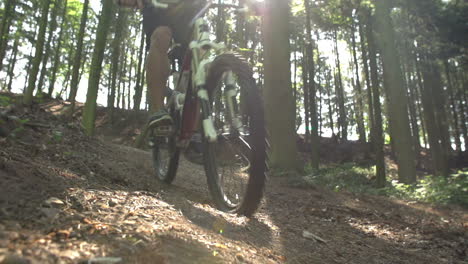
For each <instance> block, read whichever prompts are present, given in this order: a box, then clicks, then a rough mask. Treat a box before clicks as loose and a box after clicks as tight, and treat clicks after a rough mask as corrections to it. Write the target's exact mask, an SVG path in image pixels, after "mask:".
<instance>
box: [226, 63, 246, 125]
mask: <svg viewBox="0 0 468 264" xmlns="http://www.w3.org/2000/svg"><path fill="white" fill-rule="evenodd" d="M224 83H225V84H226V91H225V94H224V97H225V100H226V107H227V112H228V113H227V115H228V117H229V119H230V120H231V124H232V126H233V128H234V129H235V130H236V131H237V132H239V130H240V129H241V128H242V121H241V119H240V118H239V117H238V116H237V115H236V114H237V111H238V109H237V108H238V105H236V97H237V89H236V80H235V78H234V74H233V73H232V71H228V72H226V74H225V76H224Z"/></svg>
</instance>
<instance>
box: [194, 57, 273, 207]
mask: <svg viewBox="0 0 468 264" xmlns="http://www.w3.org/2000/svg"><path fill="white" fill-rule="evenodd" d="M252 75H253V74H252V70H251V69H250V67H249V65H248V64H247V63H246V62H245V61H244V60H243V59H241V58H240V57H239V56H238V55H235V54H223V55H220V56H218V57H217V58H216V59H215V60H214V61H213V62H212V64H211V66H210V70H209V72H208V75H207V76H208V77H207V82H206V84H207V85H206V88H207V90H208V92H209V95H210V96H209V97H210V99H209V101H205V102H202V112H203V118H204V120H206V119H208V118H210V119H212V120H213V123H214V126H215V131H216V133H217V140H216V141H215V142H210V141H209V140H208V139H207V137H206V136H204V139H203V146H204V148H203V154H204V166H205V171H206V175H207V181H208V187H209V189H210V192H211V195H212V197H213V200H214V202H215V204H216V206H217V207H218V208H219V209H221V210H223V211H227V212H233V213H238V214H242V215H246V216H251V215H252V214H253V213H254V212H255V211H256V210H257V208H258V206H259V204H260V202H261V199H262V196H263V190H264V186H265V181H266V175H265V173H266V168H267V167H266V140H265V135H266V131H265V120H264V110H263V102H262V99H261V96H260V91H259V90H258V88H257V86H256V84H255V80H254V78H253V76H252Z"/></svg>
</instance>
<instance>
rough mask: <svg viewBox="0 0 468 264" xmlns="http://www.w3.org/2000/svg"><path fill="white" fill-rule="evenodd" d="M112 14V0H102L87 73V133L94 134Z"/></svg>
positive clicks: (85, 127) (83, 122)
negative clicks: (100, 82) (97, 101)
mask: <svg viewBox="0 0 468 264" xmlns="http://www.w3.org/2000/svg"><path fill="white" fill-rule="evenodd" d="M113 14H114V3H113V1H112V0H102V10H101V15H100V17H99V23H98V27H97V31H96V42H95V45H94V51H93V58H92V61H91V66H90V68H91V70H90V74H89V83H88V93H87V94H86V103H85V106H84V112H83V121H82V124H83V127H84V129H85V132H86V134H87V135H89V136H92V135H94V122H95V120H96V100H97V95H98V88H99V80H100V77H101V71H102V61H103V58H104V49H105V48H106V40H107V33H108V31H109V28H110V24H111V22H112V16H113Z"/></svg>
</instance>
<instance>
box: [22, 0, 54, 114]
mask: <svg viewBox="0 0 468 264" xmlns="http://www.w3.org/2000/svg"><path fill="white" fill-rule="evenodd" d="M50 2H51V0H44V1H43V4H42V9H41V10H42V11H41V21H40V23H39V24H40V26H39V33H38V36H37V42H36V51H35V56H34V59H33V61H32V69H31V72H30V73H29V80H28V88H27V89H26V92H25V94H24V104H26V105H31V104H32V102H33V93H34V89H35V88H36V80H37V74H38V72H39V66H40V64H41V61H42V55H43V52H44V41H45V33H46V28H47V18H48V15H49V5H50Z"/></svg>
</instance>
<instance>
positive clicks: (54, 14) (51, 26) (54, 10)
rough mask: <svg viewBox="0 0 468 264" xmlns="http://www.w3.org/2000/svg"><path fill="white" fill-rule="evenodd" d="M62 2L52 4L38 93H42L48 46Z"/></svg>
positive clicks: (57, 1)
mask: <svg viewBox="0 0 468 264" xmlns="http://www.w3.org/2000/svg"><path fill="white" fill-rule="evenodd" d="M61 2H62V1H60V0H55V1H54V2H53V4H54V7H53V8H52V13H51V14H50V17H51V19H50V23H49V33H48V36H47V41H46V44H45V49H44V56H43V58H42V70H41V74H40V77H39V84H38V85H37V89H38V92H42V91H43V87H42V86H43V85H44V81H45V76H46V73H47V63H48V62H49V56H50V45H51V43H52V38H53V36H54V31H55V30H56V29H57V12H58V10H59V8H60V3H61Z"/></svg>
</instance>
